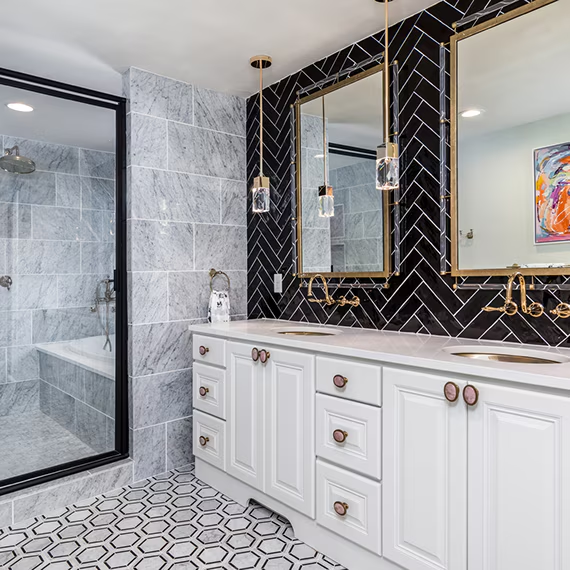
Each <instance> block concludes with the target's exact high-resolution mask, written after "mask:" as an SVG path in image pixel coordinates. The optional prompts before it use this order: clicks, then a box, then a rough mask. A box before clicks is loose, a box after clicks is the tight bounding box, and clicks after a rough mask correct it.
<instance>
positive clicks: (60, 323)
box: [0, 135, 115, 416]
mask: <svg viewBox="0 0 570 570" xmlns="http://www.w3.org/2000/svg"><path fill="white" fill-rule="evenodd" d="M0 143H1V144H2V148H6V147H12V146H14V145H18V146H19V148H20V154H21V155H23V156H27V157H29V158H31V159H32V160H33V161H34V162H35V163H36V171H35V172H34V173H32V174H25V175H24V174H22V175H16V174H11V173H8V172H5V171H3V170H0V275H5V274H7V275H10V276H11V277H12V280H13V285H12V288H11V290H10V291H8V290H7V289H5V288H0V416H4V415H11V414H21V413H26V412H29V411H32V410H36V409H39V396H40V390H39V388H40V384H39V356H38V353H37V351H36V349H35V345H36V344H38V343H45V342H56V341H64V340H72V339H80V338H84V337H88V336H96V335H100V334H102V331H101V326H100V325H99V323H98V322H97V317H96V315H94V314H93V313H91V312H90V309H89V308H90V307H91V306H92V305H93V299H94V297H95V287H96V284H97V282H98V281H99V280H101V279H103V278H104V277H106V276H112V271H113V268H114V247H115V245H114V239H115V237H114V236H115V231H114V224H115V181H114V178H115V155H114V153H109V152H102V151H96V150H89V149H83V148H78V147H72V146H64V145H58V144H52V143H48V142H41V141H34V140H28V139H21V138H15V137H12V136H4V135H0Z"/></svg>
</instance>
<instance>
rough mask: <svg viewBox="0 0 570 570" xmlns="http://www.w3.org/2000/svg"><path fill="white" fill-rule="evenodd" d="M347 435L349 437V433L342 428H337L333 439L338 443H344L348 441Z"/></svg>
mask: <svg viewBox="0 0 570 570" xmlns="http://www.w3.org/2000/svg"><path fill="white" fill-rule="evenodd" d="M347 437H348V433H347V432H346V431H344V430H342V429H335V430H334V431H333V439H334V440H335V441H336V442H337V443H344V442H345V441H346V438H347Z"/></svg>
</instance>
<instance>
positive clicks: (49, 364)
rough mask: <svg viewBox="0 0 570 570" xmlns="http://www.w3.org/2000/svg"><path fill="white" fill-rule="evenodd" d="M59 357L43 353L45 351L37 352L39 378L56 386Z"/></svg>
mask: <svg viewBox="0 0 570 570" xmlns="http://www.w3.org/2000/svg"><path fill="white" fill-rule="evenodd" d="M60 362H61V359H60V358H56V357H55V356H51V355H49V354H45V352H40V353H39V365H40V378H41V379H42V380H43V381H45V382H49V383H50V384H53V385H54V386H57V382H58V375H59V372H58V369H59V363H60Z"/></svg>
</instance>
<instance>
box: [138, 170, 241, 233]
mask: <svg viewBox="0 0 570 570" xmlns="http://www.w3.org/2000/svg"><path fill="white" fill-rule="evenodd" d="M131 192H133V194H134V195H135V196H136V199H135V200H133V201H132V205H131V216H132V217H133V218H139V219H146V220H173V221H182V222H204V223H219V221H220V181H219V180H216V179H215V178H208V177H206V176H195V175H192V174H183V173H180V172H166V171H164V170H153V169H150V168H138V167H133V168H132V171H131ZM244 208H245V199H244Z"/></svg>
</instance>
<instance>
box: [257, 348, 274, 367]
mask: <svg viewBox="0 0 570 570" xmlns="http://www.w3.org/2000/svg"><path fill="white" fill-rule="evenodd" d="M270 356H271V354H270V353H269V351H268V350H265V349H263V350H260V351H259V361H260V362H261V364H265V363H266V362H267V361H268V360H269V357H270Z"/></svg>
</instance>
